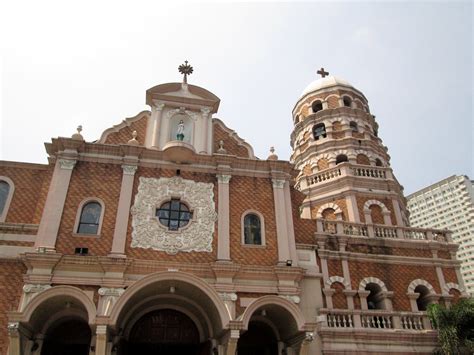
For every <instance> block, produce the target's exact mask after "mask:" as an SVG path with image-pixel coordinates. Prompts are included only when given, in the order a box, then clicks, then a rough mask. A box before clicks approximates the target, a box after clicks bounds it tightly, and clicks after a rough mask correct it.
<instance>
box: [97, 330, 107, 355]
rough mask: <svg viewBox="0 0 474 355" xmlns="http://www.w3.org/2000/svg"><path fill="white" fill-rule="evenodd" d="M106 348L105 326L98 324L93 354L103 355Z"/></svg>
mask: <svg viewBox="0 0 474 355" xmlns="http://www.w3.org/2000/svg"><path fill="white" fill-rule="evenodd" d="M106 349H107V326H106V325H98V326H97V328H96V338H95V355H105V354H106Z"/></svg>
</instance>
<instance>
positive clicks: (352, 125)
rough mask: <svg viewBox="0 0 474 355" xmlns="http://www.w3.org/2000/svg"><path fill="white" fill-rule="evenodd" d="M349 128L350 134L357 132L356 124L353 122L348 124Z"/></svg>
mask: <svg viewBox="0 0 474 355" xmlns="http://www.w3.org/2000/svg"><path fill="white" fill-rule="evenodd" d="M349 127H351V130H352V132H358V131H359V128H358V127H357V122H354V121H351V122H349Z"/></svg>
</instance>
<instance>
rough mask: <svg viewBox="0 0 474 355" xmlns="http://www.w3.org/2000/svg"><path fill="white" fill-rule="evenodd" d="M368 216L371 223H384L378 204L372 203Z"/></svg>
mask: <svg viewBox="0 0 474 355" xmlns="http://www.w3.org/2000/svg"><path fill="white" fill-rule="evenodd" d="M369 209H370V217H371V218H372V223H374V224H384V219H383V213H382V207H380V206H379V205H372V206H370V207H369Z"/></svg>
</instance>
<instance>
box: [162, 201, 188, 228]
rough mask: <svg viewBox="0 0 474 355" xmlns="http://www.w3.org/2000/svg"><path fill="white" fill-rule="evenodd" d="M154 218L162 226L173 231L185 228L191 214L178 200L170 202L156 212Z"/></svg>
mask: <svg viewBox="0 0 474 355" xmlns="http://www.w3.org/2000/svg"><path fill="white" fill-rule="evenodd" d="M156 216H157V217H158V220H159V221H160V223H161V224H162V225H164V226H165V227H168V229H169V230H174V231H175V230H178V229H179V228H182V227H184V226H186V225H187V224H188V223H189V220H190V219H191V218H193V213H192V212H191V211H190V210H189V208H188V206H186V205H185V204H184V203H182V202H181V201H180V200H171V201H169V202H165V203H164V204H162V205H161V207H160V208H158V209H157V210H156Z"/></svg>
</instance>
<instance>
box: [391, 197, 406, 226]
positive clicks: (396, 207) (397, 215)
mask: <svg viewBox="0 0 474 355" xmlns="http://www.w3.org/2000/svg"><path fill="white" fill-rule="evenodd" d="M392 204H393V208H394V210H395V220H396V221H397V226H400V227H404V223H403V218H402V213H401V211H400V204H399V203H398V200H397V199H395V198H394V199H392Z"/></svg>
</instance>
